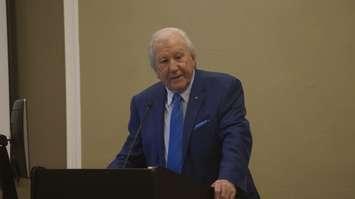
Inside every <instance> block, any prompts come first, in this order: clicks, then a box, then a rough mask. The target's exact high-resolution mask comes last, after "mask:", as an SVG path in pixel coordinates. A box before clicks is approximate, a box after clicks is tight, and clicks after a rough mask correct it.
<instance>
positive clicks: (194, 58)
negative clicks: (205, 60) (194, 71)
mask: <svg viewBox="0 0 355 199" xmlns="http://www.w3.org/2000/svg"><path fill="white" fill-rule="evenodd" d="M191 58H192V61H194V68H196V66H197V61H196V55H195V53H191Z"/></svg>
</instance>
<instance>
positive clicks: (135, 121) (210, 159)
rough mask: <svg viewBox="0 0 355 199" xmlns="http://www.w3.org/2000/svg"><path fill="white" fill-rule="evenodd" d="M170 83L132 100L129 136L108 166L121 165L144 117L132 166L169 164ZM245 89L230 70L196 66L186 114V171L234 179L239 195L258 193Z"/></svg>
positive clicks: (207, 178) (199, 177)
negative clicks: (167, 109)
mask: <svg viewBox="0 0 355 199" xmlns="http://www.w3.org/2000/svg"><path fill="white" fill-rule="evenodd" d="M166 98H167V97H166V89H165V86H164V85H163V84H162V83H161V82H159V83H156V84H154V85H153V86H151V87H149V88H147V89H145V90H144V91H142V92H141V93H139V94H138V95H136V96H134V97H133V98H132V101H131V117H130V121H129V132H130V133H129V136H128V138H127V140H126V142H125V144H124V146H123V148H122V149H121V151H120V153H119V154H118V155H117V157H116V159H114V160H113V161H112V162H111V164H110V165H109V168H120V167H122V166H123V162H124V159H125V157H126V155H127V152H128V150H129V147H130V146H131V145H132V142H133V139H134V135H135V133H136V132H137V130H138V127H139V125H140V123H141V122H142V118H143V117H144V115H145V114H146V117H145V119H144V121H143V123H142V129H141V134H140V136H139V137H138V139H137V142H136V143H135V144H134V147H133V150H132V152H131V156H130V158H129V161H128V163H127V165H126V166H127V167H147V166H159V167H165V165H166V164H165V147H164V130H163V129H164V108H165V102H166ZM245 115H246V110H245V105H244V95H243V89H242V85H241V83H240V81H239V80H238V79H236V78H234V77H232V76H230V75H227V74H222V73H215V72H207V71H202V70H196V71H195V79H194V82H193V85H192V88H191V93H190V98H189V102H188V104H187V109H186V113H185V119H184V131H183V161H184V162H183V168H182V174H183V175H187V176H190V177H192V178H193V179H195V180H196V181H199V182H202V183H207V184H212V183H213V182H214V181H215V180H217V179H227V180H229V181H230V182H232V183H233V184H234V185H235V186H236V187H237V189H238V192H239V193H240V198H259V196H258V193H257V191H256V188H255V186H254V183H253V180H252V177H251V175H250V172H249V169H248V163H249V158H250V154H251V146H252V138H251V134H250V130H249V122H248V121H247V119H246V118H245Z"/></svg>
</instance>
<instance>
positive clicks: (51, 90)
mask: <svg viewBox="0 0 355 199" xmlns="http://www.w3.org/2000/svg"><path fill="white" fill-rule="evenodd" d="M14 1H15V2H14V5H15V21H14V22H15V27H16V35H15V36H14V37H15V39H16V41H15V44H16V46H15V48H16V52H15V55H14V56H15V59H16V65H17V73H18V77H17V82H16V87H17V88H16V89H17V91H18V93H17V95H18V96H19V97H25V98H26V99H27V102H28V124H29V142H30V163H31V166H44V167H47V168H65V167H66V115H65V113H66V112H65V110H66V108H65V105H66V102H65V99H66V98H65V57H64V15H63V1H62V0H51V1H47V0H31V1H22V0H14ZM29 188H30V187H29V181H26V180H21V182H20V184H18V193H19V198H21V199H22V198H30V191H29Z"/></svg>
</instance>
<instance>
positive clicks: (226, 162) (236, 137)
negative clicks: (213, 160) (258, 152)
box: [219, 79, 252, 191]
mask: <svg viewBox="0 0 355 199" xmlns="http://www.w3.org/2000/svg"><path fill="white" fill-rule="evenodd" d="M219 110H220V112H219V119H220V122H219V124H220V126H219V128H220V132H221V134H220V136H221V140H222V158H221V162H220V170H219V179H227V180H229V181H230V182H232V183H233V184H234V185H235V186H236V187H238V188H239V189H242V190H243V191H246V188H247V183H248V182H247V180H248V175H249V169H248V164H249V159H250V153H251V146H252V137H251V133H250V128H249V122H248V120H247V119H246V118H245V116H246V109H245V104H244V94H243V89H242V85H241V83H240V81H239V80H238V79H233V81H232V83H231V84H230V86H229V88H228V91H227V92H226V95H225V96H224V99H223V100H222V103H221V105H220V109H219Z"/></svg>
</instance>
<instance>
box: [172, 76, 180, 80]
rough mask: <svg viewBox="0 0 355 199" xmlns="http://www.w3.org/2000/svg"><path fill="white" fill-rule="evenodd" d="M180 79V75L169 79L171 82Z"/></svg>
mask: <svg viewBox="0 0 355 199" xmlns="http://www.w3.org/2000/svg"><path fill="white" fill-rule="evenodd" d="M180 77H182V75H177V76H174V77H170V79H171V80H177V79H179V78H180Z"/></svg>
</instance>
